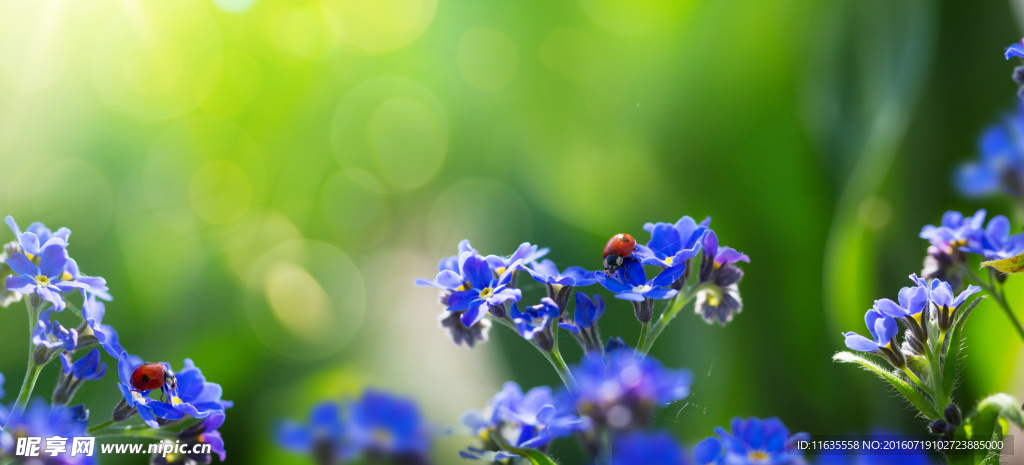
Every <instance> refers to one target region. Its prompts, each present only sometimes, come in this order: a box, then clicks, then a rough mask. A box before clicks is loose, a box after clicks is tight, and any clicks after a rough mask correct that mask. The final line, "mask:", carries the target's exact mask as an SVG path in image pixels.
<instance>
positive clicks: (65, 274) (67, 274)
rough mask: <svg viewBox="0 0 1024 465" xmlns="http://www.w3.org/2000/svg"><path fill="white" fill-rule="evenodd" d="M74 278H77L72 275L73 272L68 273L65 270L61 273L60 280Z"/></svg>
mask: <svg viewBox="0 0 1024 465" xmlns="http://www.w3.org/2000/svg"><path fill="white" fill-rule="evenodd" d="M72 279H75V278H74V277H72V276H71V273H68V272H67V271H65V272H63V273H61V274H60V280H61V281H71V280H72Z"/></svg>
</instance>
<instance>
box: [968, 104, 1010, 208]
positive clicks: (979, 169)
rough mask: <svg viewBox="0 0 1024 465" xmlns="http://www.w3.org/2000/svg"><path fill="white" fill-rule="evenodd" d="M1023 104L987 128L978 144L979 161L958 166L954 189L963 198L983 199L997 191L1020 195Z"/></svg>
mask: <svg viewBox="0 0 1024 465" xmlns="http://www.w3.org/2000/svg"><path fill="white" fill-rule="evenodd" d="M1022 133H1024V103H1021V104H1020V105H1018V106H1017V111H1016V113H1014V114H1010V115H1007V116H1005V117H1003V118H1001V120H1000V121H999V122H998V123H996V124H994V125H992V126H990V127H989V128H988V129H986V130H985V131H984V132H983V133H982V135H981V137H980V138H979V141H978V151H979V152H980V155H979V159H978V160H977V161H975V162H972V163H968V164H966V165H964V166H963V167H961V168H960V169H959V171H957V173H956V179H955V182H956V186H957V188H959V189H960V192H962V193H963V194H965V195H968V196H982V195H987V194H991V193H994V192H999V191H1001V190H1002V191H1007V192H1008V193H1010V194H1014V195H1020V194H1021V193H1022V192H1021V189H1022V187H1024V185H1022V181H1024V145H1022V143H1021V137H1020V134H1022Z"/></svg>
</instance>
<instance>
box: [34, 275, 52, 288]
mask: <svg viewBox="0 0 1024 465" xmlns="http://www.w3.org/2000/svg"><path fill="white" fill-rule="evenodd" d="M36 284H38V285H40V286H49V285H50V278H47V277H46V276H36Z"/></svg>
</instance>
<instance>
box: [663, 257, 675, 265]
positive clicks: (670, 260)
mask: <svg viewBox="0 0 1024 465" xmlns="http://www.w3.org/2000/svg"><path fill="white" fill-rule="evenodd" d="M673 258H676V257H668V258H666V259H665V263H668V264H669V265H671V264H672V259H673Z"/></svg>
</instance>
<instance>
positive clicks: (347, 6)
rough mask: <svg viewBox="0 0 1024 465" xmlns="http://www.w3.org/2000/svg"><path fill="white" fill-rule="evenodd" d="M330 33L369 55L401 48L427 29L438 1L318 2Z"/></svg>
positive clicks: (341, 0)
mask: <svg viewBox="0 0 1024 465" xmlns="http://www.w3.org/2000/svg"><path fill="white" fill-rule="evenodd" d="M320 5H321V6H322V7H323V12H324V17H325V18H326V19H327V22H328V23H329V24H330V25H331V30H333V31H334V33H335V34H336V35H337V36H338V37H340V38H341V39H342V40H344V41H345V42H347V43H348V44H349V45H352V46H354V47H356V48H358V49H360V50H363V51H365V52H370V53H376V52H384V51H388V50H394V49H396V48H400V47H404V46H406V45H408V44H410V43H412V42H413V41H414V40H416V39H417V38H418V37H419V36H420V35H421V34H423V31H425V30H426V29H427V26H429V25H430V22H431V21H433V19H434V14H435V13H436V12H437V0H320Z"/></svg>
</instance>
